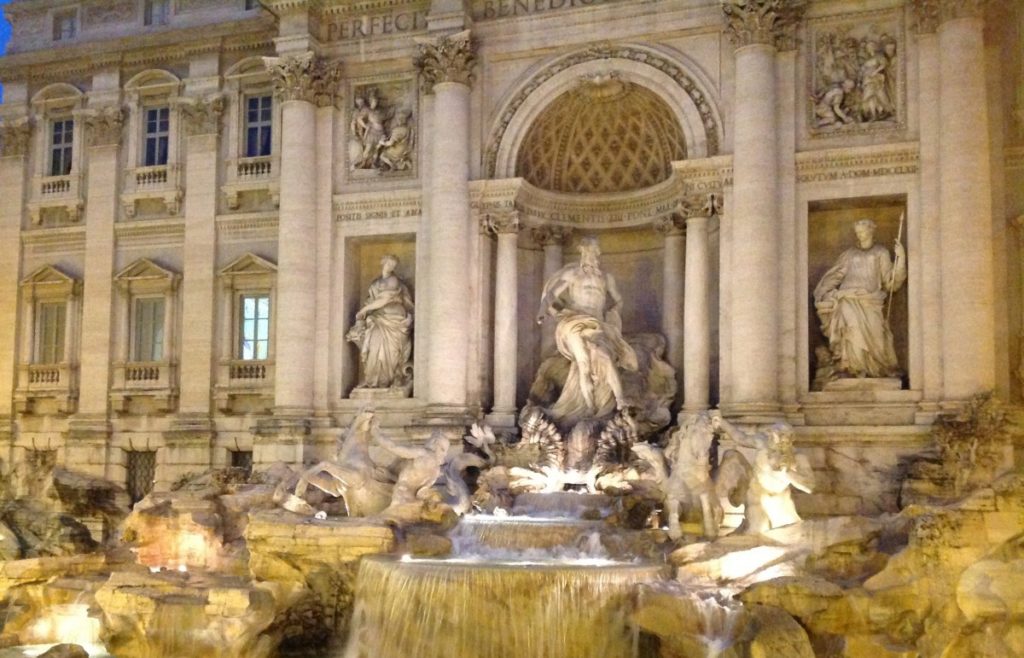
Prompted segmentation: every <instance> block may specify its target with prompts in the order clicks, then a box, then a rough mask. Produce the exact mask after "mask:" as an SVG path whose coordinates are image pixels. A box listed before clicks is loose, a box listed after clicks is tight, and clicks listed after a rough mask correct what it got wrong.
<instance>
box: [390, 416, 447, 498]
mask: <svg viewBox="0 0 1024 658" xmlns="http://www.w3.org/2000/svg"><path fill="white" fill-rule="evenodd" d="M377 445H379V446H380V447H382V448H384V449H385V450H387V451H388V452H390V453H391V454H392V455H394V456H395V457H398V458H399V459H404V460H407V461H405V462H404V463H403V464H402V467H401V469H400V470H399V471H398V479H397V480H396V481H395V487H394V489H393V490H392V493H391V505H389V507H388V509H389V510H393V509H397V508H399V507H401V506H404V505H409V504H416V503H422V502H428V501H429V500H430V498H431V492H433V491H434V488H433V487H434V485H435V484H437V482H438V479H439V478H440V477H441V473H442V468H443V466H444V464H445V461H447V455H448V449H449V447H450V443H449V441H448V439H447V438H446V437H445V436H444V434H442V433H441V432H439V431H435V432H434V434H433V435H432V436H431V437H430V439H429V440H428V441H427V443H426V444H425V445H424V446H422V447H420V446H413V445H400V444H398V443H395V442H394V441H392V440H391V439H389V438H387V437H386V436H384V435H379V436H378V437H377Z"/></svg>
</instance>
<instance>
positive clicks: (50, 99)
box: [31, 82, 85, 105]
mask: <svg viewBox="0 0 1024 658" xmlns="http://www.w3.org/2000/svg"><path fill="white" fill-rule="evenodd" d="M84 97H85V95H84V94H83V93H82V90H80V89H79V88H78V87H75V86H74V85H69V84H68V83H66V82H55V83H54V84H52V85H46V86H45V87H43V88H42V89H40V90H39V91H37V92H36V93H35V95H34V96H32V101H31V102H32V104H33V105H52V104H56V105H61V104H65V103H66V104H68V105H73V104H75V103H76V102H78V101H79V100H81V99H83V98H84Z"/></svg>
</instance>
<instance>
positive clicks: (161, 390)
mask: <svg viewBox="0 0 1024 658" xmlns="http://www.w3.org/2000/svg"><path fill="white" fill-rule="evenodd" d="M180 279H181V277H180V275H179V274H178V273H176V272H174V271H172V270H170V269H167V268H165V267H163V266H161V265H159V264H157V263H155V262H154V261H152V260H150V259H148V258H140V259H139V260H137V261H135V262H133V263H132V264H130V265H128V266H127V267H125V268H124V269H122V270H121V271H120V272H118V273H117V275H115V276H114V285H115V289H116V290H117V299H116V300H115V301H116V303H115V317H116V319H117V323H118V326H117V328H116V330H115V334H114V343H115V352H114V353H115V354H116V355H117V357H116V361H115V362H114V364H113V365H114V367H113V371H114V384H113V386H112V387H111V390H110V399H111V405H112V406H113V408H114V410H115V411H118V412H120V413H125V412H128V411H131V410H132V404H131V403H132V401H137V402H145V404H144V405H142V404H140V405H137V406H138V407H139V410H140V411H169V410H171V409H172V408H173V406H174V402H175V400H176V399H177V393H178V388H177V361H178V360H177V353H176V349H175V342H174V328H175V320H176V309H177V291H178V282H179V281H180Z"/></svg>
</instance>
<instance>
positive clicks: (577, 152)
mask: <svg viewBox="0 0 1024 658" xmlns="http://www.w3.org/2000/svg"><path fill="white" fill-rule="evenodd" d="M685 158H686V138H685V136H684V134H683V130H682V128H681V126H680V125H679V123H678V121H677V120H676V117H675V115H674V113H673V112H672V110H671V109H670V108H669V107H668V105H667V104H666V103H665V101H664V100H662V99H661V97H659V96H658V95H657V94H656V93H654V92H653V91H651V90H650V89H648V88H646V87H644V86H642V85H639V84H636V83H634V82H630V81H626V80H622V79H620V78H619V77H617V76H614V75H598V76H592V77H590V78H587V79H584V80H583V81H581V82H580V84H578V85H577V86H576V87H574V88H573V89H570V90H568V91H566V92H564V93H562V94H561V95H559V96H558V97H557V98H555V99H554V100H553V101H552V102H551V103H550V105H548V107H546V108H545V109H544V111H543V112H542V113H541V114H540V116H538V117H537V119H536V120H535V121H534V122H533V123H532V125H531V126H530V128H529V130H528V131H527V133H526V136H525V138H524V139H523V142H522V145H521V146H520V148H519V151H518V154H517V157H516V175H517V176H521V177H523V178H524V179H526V180H527V181H529V182H530V183H531V184H533V185H535V186H537V187H539V188H541V189H544V190H550V191H553V192H569V193H576V194H581V193H608V192H628V191H632V190H638V189H642V188H645V187H650V186H652V185H656V184H657V183H660V182H662V181H664V180H666V179H668V178H669V177H670V176H671V175H672V165H671V163H672V161H674V160H683V159H685Z"/></svg>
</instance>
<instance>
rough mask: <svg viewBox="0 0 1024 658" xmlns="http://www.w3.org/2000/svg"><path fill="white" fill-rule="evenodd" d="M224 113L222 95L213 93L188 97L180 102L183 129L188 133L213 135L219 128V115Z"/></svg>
mask: <svg viewBox="0 0 1024 658" xmlns="http://www.w3.org/2000/svg"><path fill="white" fill-rule="evenodd" d="M223 113H224V96H222V95H220V94H213V95H211V96H207V97H206V98H195V99H189V100H188V101H187V102H183V103H181V114H182V117H183V118H184V119H185V130H186V131H188V134H190V135H213V134H216V133H217V132H218V130H219V129H220V116H221V114H223Z"/></svg>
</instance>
